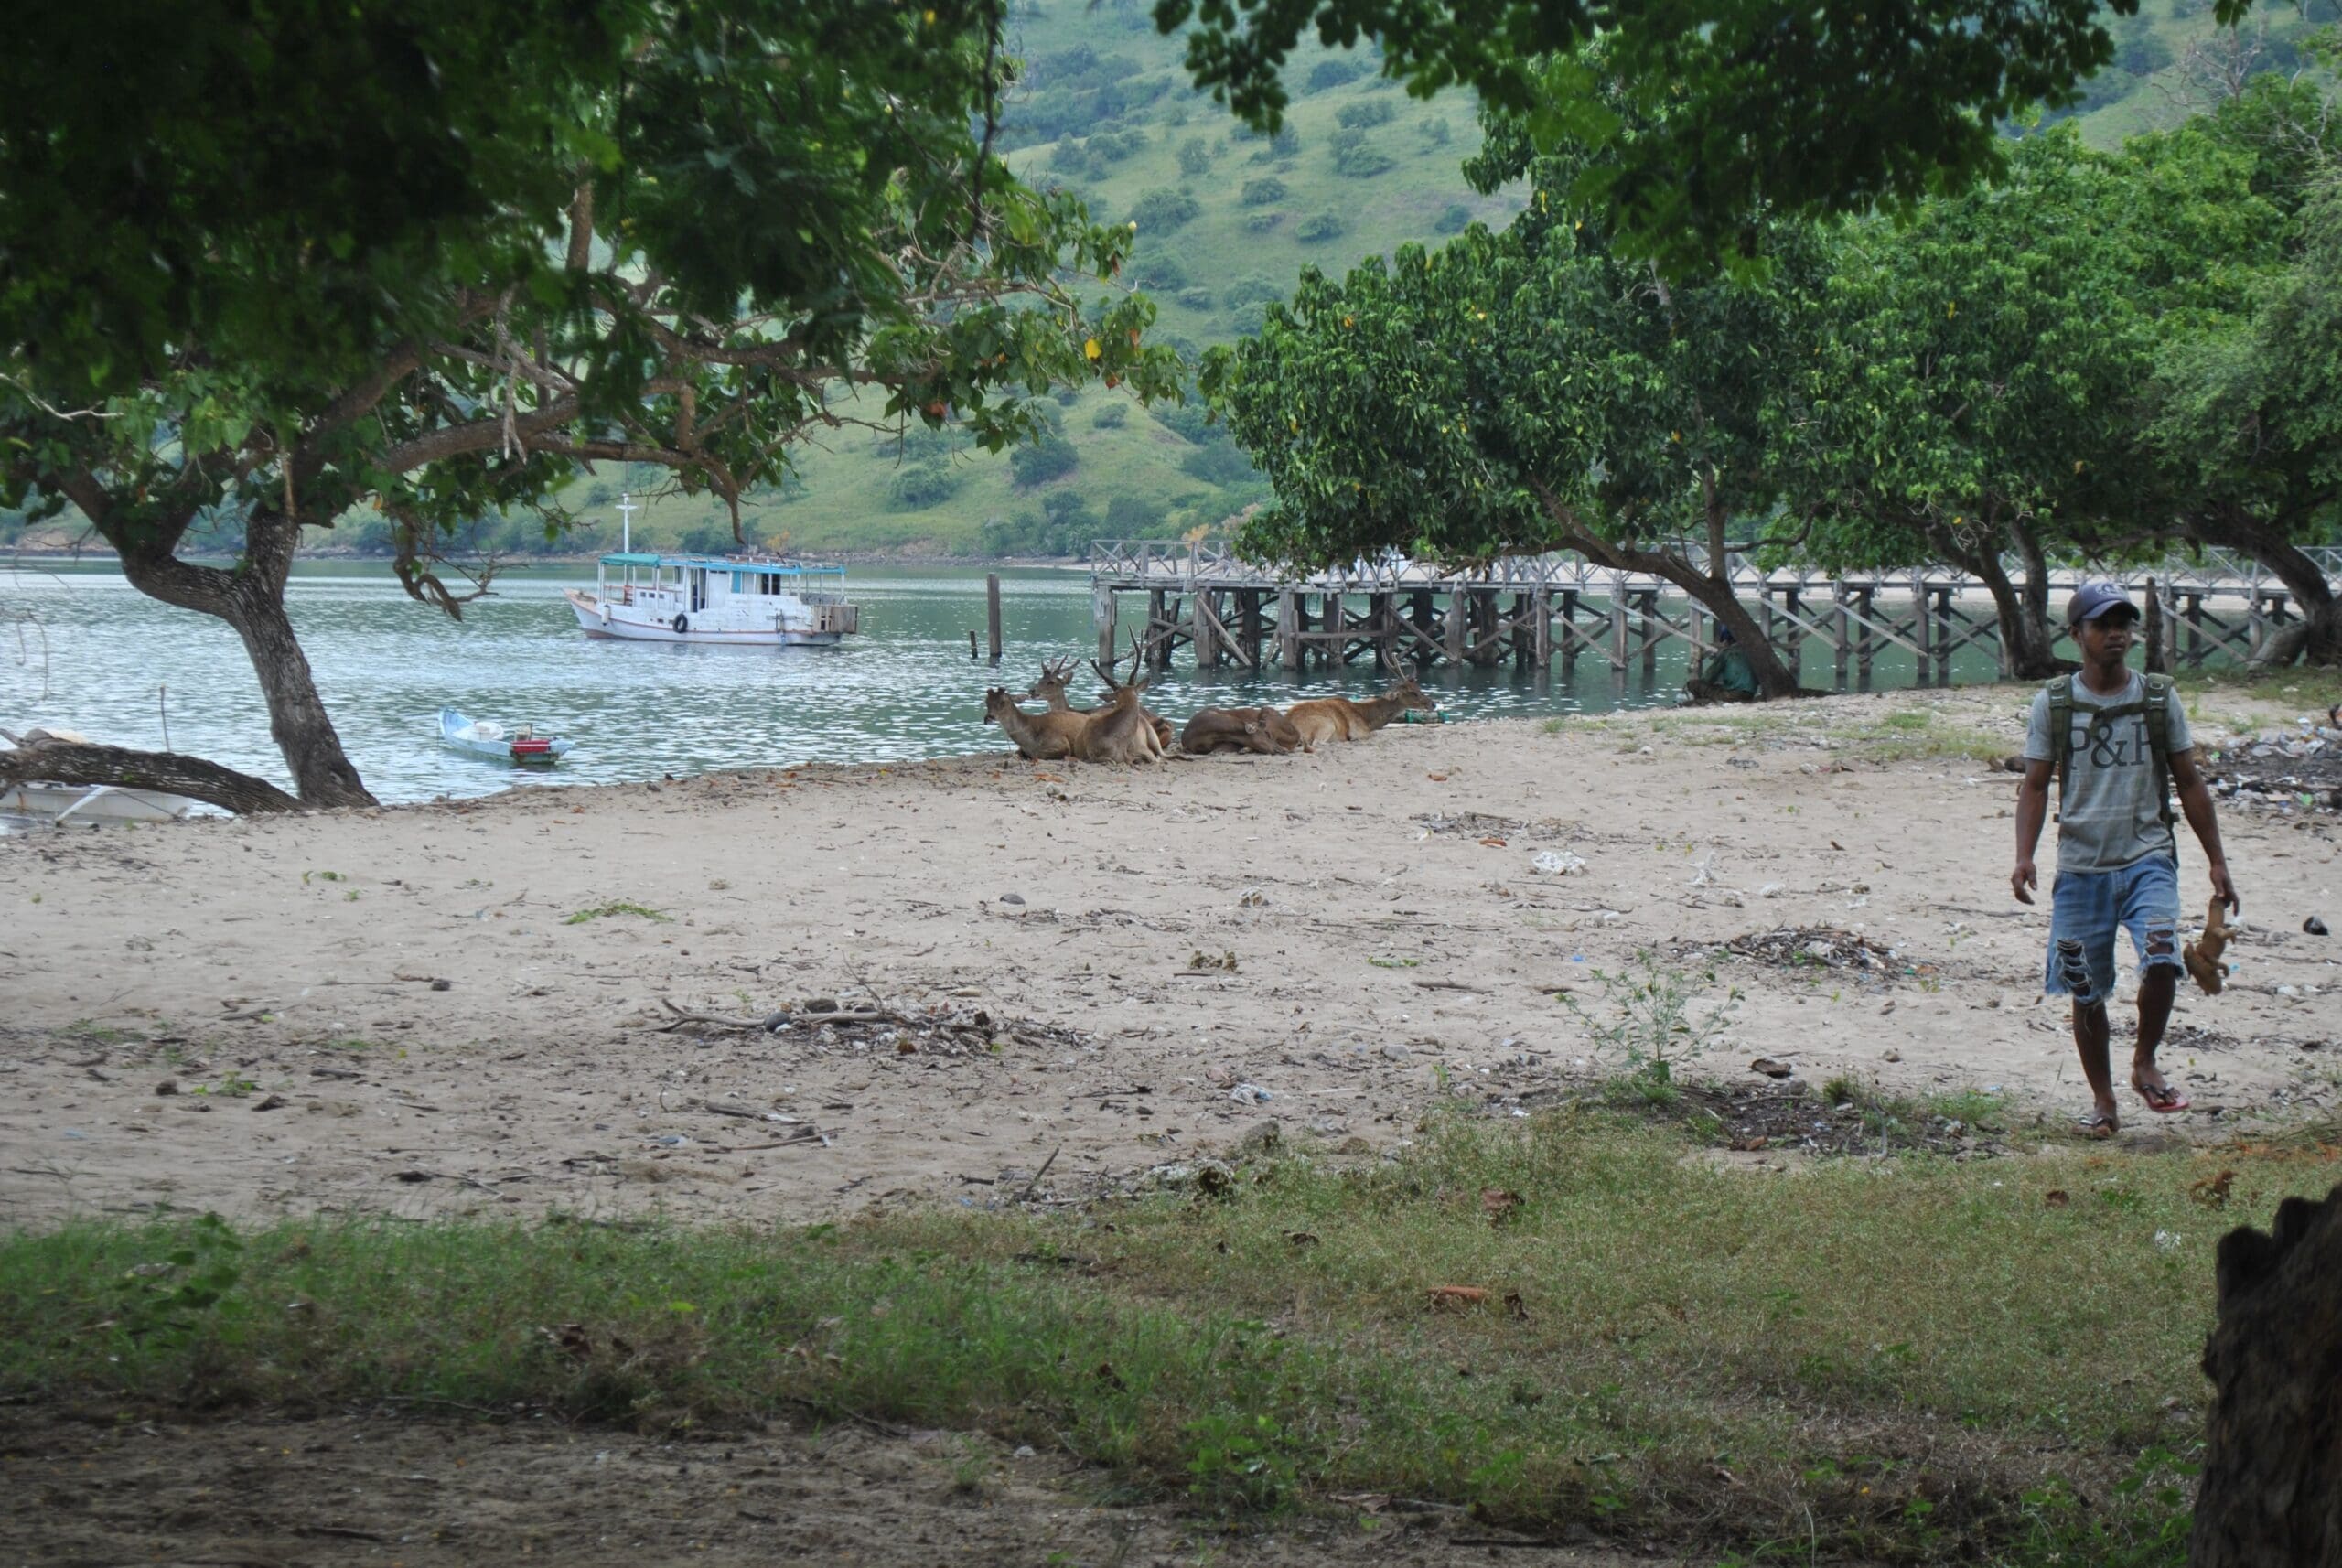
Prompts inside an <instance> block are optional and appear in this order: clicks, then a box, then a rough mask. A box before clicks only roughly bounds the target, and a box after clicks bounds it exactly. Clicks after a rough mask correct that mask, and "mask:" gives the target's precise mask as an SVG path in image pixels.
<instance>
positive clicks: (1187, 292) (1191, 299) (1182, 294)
mask: <svg viewBox="0 0 2342 1568" xmlns="http://www.w3.org/2000/svg"><path fill="white" fill-rule="evenodd" d="M1177 297H1178V300H1179V304H1180V305H1181V306H1183V307H1184V308H1186V309H1188V310H1209V309H1210V308H1211V307H1212V306H1214V305H1216V304H1217V303H1219V302H1218V301H1217V300H1215V299H1213V298H1212V293H1211V290H1209V289H1208V288H1183V289H1181V290H1180V291H1179V293H1178V296H1177Z"/></svg>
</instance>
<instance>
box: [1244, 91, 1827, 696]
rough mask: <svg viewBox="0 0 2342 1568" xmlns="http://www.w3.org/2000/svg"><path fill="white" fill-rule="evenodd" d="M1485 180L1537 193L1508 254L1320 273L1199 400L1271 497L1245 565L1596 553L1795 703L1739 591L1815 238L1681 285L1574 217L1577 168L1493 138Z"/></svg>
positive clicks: (1775, 244)
mask: <svg viewBox="0 0 2342 1568" xmlns="http://www.w3.org/2000/svg"><path fill="white" fill-rule="evenodd" d="M1489 132H1490V134H1489V138H1488V143H1487V145H1486V150H1485V152H1484V156H1483V163H1482V166H1481V167H1480V169H1479V171H1478V174H1477V176H1476V178H1480V179H1485V180H1487V181H1488V183H1490V184H1495V183H1501V182H1502V181H1503V180H1506V179H1510V178H1515V177H1520V175H1522V174H1526V175H1528V176H1529V177H1530V179H1531V188H1532V195H1531V200H1530V203H1529V206H1528V209H1526V210H1525V211H1524V212H1523V213H1522V214H1521V215H1520V218H1519V219H1518V220H1515V221H1514V223H1513V224H1512V225H1511V227H1510V228H1509V230H1507V231H1505V232H1504V233H1502V234H1491V233H1489V232H1488V231H1485V230H1477V229H1476V230H1472V231H1467V232H1466V234H1465V235H1464V236H1463V237H1462V238H1460V239H1458V240H1456V241H1454V242H1450V243H1449V244H1448V245H1446V246H1445V248H1444V249H1442V250H1439V251H1436V252H1428V251H1424V250H1423V249H1421V248H1419V247H1415V246H1403V247H1402V248H1401V249H1400V251H1399V252H1398V254H1397V255H1396V256H1395V257H1394V258H1393V260H1392V261H1391V263H1389V264H1387V265H1386V264H1385V263H1383V261H1382V260H1381V258H1380V257H1375V258H1370V260H1368V261H1367V262H1366V263H1363V264H1361V265H1360V266H1359V267H1358V268H1356V269H1354V270H1353V271H1352V272H1351V273H1350V274H1349V275H1348V278H1347V279H1345V280H1344V281H1343V282H1341V283H1339V284H1336V283H1333V282H1331V281H1330V280H1328V279H1327V278H1326V277H1324V276H1323V275H1321V274H1318V273H1316V271H1315V270H1314V269H1312V270H1307V271H1305V272H1304V273H1303V274H1302V278H1301V282H1300V284H1299V285H1298V287H1297V288H1296V289H1295V294H1294V297H1293V303H1292V305H1291V306H1290V307H1284V306H1274V305H1273V306H1270V307H1269V311H1268V317H1267V323H1266V327H1265V328H1264V330H1263V331H1262V335H1261V336H1260V337H1259V338H1257V339H1255V340H1254V341H1252V342H1250V343H1247V344H1243V345H1241V346H1239V347H1238V348H1237V349H1235V350H1233V351H1232V352H1230V351H1226V350H1223V351H1219V353H1217V354H1215V355H1214V356H1212V357H1210V358H1209V359H1208V360H1207V365H1206V371H1205V377H1204V381H1205V385H1206V386H1207V388H1208V389H1209V390H1210V391H1211V392H1213V394H1214V395H1215V396H1216V398H1217V399H1218V400H1219V405H1220V406H1221V407H1222V408H1224V409H1225V411H1226V413H1227V414H1228V417H1229V420H1230V425H1231V428H1232V429H1233V430H1234V432H1235V434H1236V435H1237V437H1238V439H1239V440H1240V441H1241V443H1242V445H1243V446H1245V448H1246V449H1247V450H1248V451H1250V452H1251V453H1252V458H1253V461H1254V462H1255V463H1256V464H1257V465H1258V466H1259V467H1261V469H1262V471H1263V472H1264V473H1265V474H1266V475H1267V476H1268V478H1269V479H1270V481H1271V483H1272V484H1273V486H1274V489H1275V496H1276V499H1275V502H1274V504H1273V506H1271V507H1269V508H1266V509H1264V510H1262V512H1260V513H1258V514H1256V515H1255V517H1254V519H1253V520H1252V523H1251V524H1250V525H1249V526H1248V527H1247V529H1246V531H1245V533H1244V536H1243V539H1242V541H1241V542H1242V543H1243V544H1244V545H1245V546H1246V547H1247V548H1249V549H1250V550H1252V551H1253V552H1255V553H1258V554H1260V555H1261V556H1262V557H1263V558H1265V559H1271V560H1291V561H1295V562H1303V563H1309V564H1324V563H1327V562H1332V561H1338V560H1348V559H1349V558H1351V557H1352V556H1356V555H1368V556H1372V555H1376V554H1379V553H1381V552H1382V551H1383V550H1384V549H1385V548H1387V547H1391V546H1396V547H1397V548H1399V549H1402V550H1403V551H1405V552H1407V553H1410V554H1413V555H1417V556H1423V557H1430V558H1434V559H1440V560H1445V561H1449V562H1457V563H1470V562H1477V561H1486V560H1488V559H1490V558H1491V557H1493V556H1496V555H1499V554H1504V553H1515V552H1521V553H1535V552H1540V551H1544V550H1551V549H1569V550H1575V551H1579V552H1582V553H1584V554H1585V555H1586V556H1587V557H1588V558H1589V559H1590V560H1593V561H1595V562H1597V563H1599V564H1605V565H1611V566H1617V567H1619V568H1622V569H1627V570H1632V571H1642V572H1652V573H1656V574H1658V575H1661V576H1663V577H1665V578H1667V579H1668V580H1669V581H1671V582H1673V583H1675V584H1676V585H1678V586H1680V587H1681V588H1682V589H1683V590H1684V591H1685V592H1687V593H1689V594H1690V595H1691V596H1692V597H1693V598H1695V599H1697V600H1698V601H1699V602H1700V603H1701V604H1702V605H1703V607H1706V608H1707V609H1709V610H1710V611H1711V612H1712V613H1714V614H1715V615H1716V616H1717V617H1719V618H1722V619H1723V620H1724V621H1725V622H1726V623H1727V624H1730V625H1732V626H1733V628H1735V631H1736V632H1737V633H1738V634H1739V636H1740V638H1741V639H1742V640H1743V642H1744V643H1745V644H1746V645H1747V650H1748V653H1749V656H1750V662H1751V664H1752V666H1753V667H1754V668H1755V669H1756V673H1757V677H1758V679H1759V681H1760V682H1761V683H1762V684H1763V686H1764V689H1765V691H1766V693H1767V694H1768V695H1779V694H1782V693H1787V692H1789V691H1792V690H1794V689H1795V686H1796V680H1795V676H1794V673H1793V672H1792V671H1788V670H1786V669H1785V668H1784V667H1783V666H1782V665H1781V663H1780V661H1779V660H1778V658H1777V657H1775V656H1774V654H1773V653H1772V651H1771V650H1770V649H1769V648H1768V647H1767V646H1766V645H1765V644H1764V642H1763V639H1761V638H1759V637H1758V636H1757V634H1756V623H1755V620H1754V618H1752V617H1750V616H1749V615H1748V613H1747V611H1746V608H1745V607H1742V606H1741V605H1740V603H1739V601H1738V600H1737V599H1736V598H1735V596H1733V593H1732V589H1731V585H1730V583H1729V580H1728V577H1727V575H1726V557H1727V554H1728V553H1729V551H1731V550H1732V549H1734V548H1745V547H1750V546H1753V545H1756V544H1758V543H1760V542H1761V540H1751V539H1735V538H1734V537H1733V536H1732V525H1733V523H1734V521H1735V520H1736V519H1740V518H1749V517H1754V518H1757V519H1764V518H1767V517H1768V516H1770V515H1771V514H1772V512H1773V510H1774V507H1775V503H1776V502H1777V500H1778V498H1779V495H1780V492H1781V489H1782V485H1783V482H1784V478H1785V477H1786V471H1787V468H1788V463H1787V460H1786V459H1785V458H1784V457H1783V456H1781V454H1780V453H1779V452H1778V450H1777V448H1776V444H1775V426H1776V424H1777V420H1776V414H1777V411H1778V408H1779V406H1780V404H1781V403H1783V401H1784V400H1785V399H1786V398H1787V396H1788V395H1789V391H1790V388H1789V382H1788V380H1787V368H1786V365H1785V363H1784V357H1783V353H1782V350H1783V349H1784V347H1785V346H1786V345H1787V344H1788V343H1789V341H1791V340H1792V338H1793V337H1794V335H1795V333H1796V331H1797V329H1798V327H1799V323H1800V322H1801V321H1802V320H1803V319H1804V317H1805V315H1806V313H1807V312H1808V311H1809V310H1810V302H1811V299H1812V297H1813V296H1814V295H1815V294H1816V293H1817V292H1818V289H1819V273H1820V263H1819V253H1818V247H1817V246H1815V245H1814V244H1813V242H1812V240H1811V236H1810V232H1808V231H1806V230H1805V229H1804V228H1802V227H1801V226H1794V225H1789V226H1779V227H1776V228H1771V229H1768V230H1767V233H1766V235H1765V236H1764V247H1763V248H1764V252H1765V254H1766V256H1767V260H1768V262H1769V263H1770V266H1769V268H1768V269H1767V271H1766V272H1765V273H1763V274H1760V275H1754V276H1751V277H1748V278H1744V279H1740V280H1733V279H1725V278H1719V279H1715V280H1714V281H1710V282H1706V283H1670V282H1669V281H1667V280H1666V279H1665V278H1664V277H1663V276H1661V275H1660V274H1658V273H1656V272H1655V271H1654V270H1653V269H1652V267H1651V266H1650V265H1649V263H1647V262H1643V261H1638V260H1635V259H1633V258H1631V257H1629V256H1628V255H1627V254H1625V253H1623V252H1621V250H1620V249H1619V247H1618V246H1617V244H1616V242H1615V240H1614V237H1613V236H1612V235H1611V234H1610V233H1609V232H1608V231H1606V230H1605V229H1604V228H1603V226H1602V221H1601V212H1600V209H1599V208H1598V206H1593V205H1583V206H1581V205H1574V203H1573V201H1572V199H1571V198H1570V195H1569V193H1570V192H1571V191H1573V190H1574V189H1578V188H1582V187H1581V183H1580V176H1581V175H1582V173H1583V169H1582V166H1580V165H1581V159H1582V156H1581V157H1560V156H1538V155H1537V154H1536V153H1535V151H1534V148H1533V146H1532V145H1531V142H1530V139H1529V136H1528V134H1527V127H1526V126H1525V125H1524V124H1520V122H1519V120H1518V119H1517V118H1515V117H1510V116H1504V115H1500V114H1499V115H1495V116H1492V117H1491V119H1490V122H1489Z"/></svg>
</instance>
